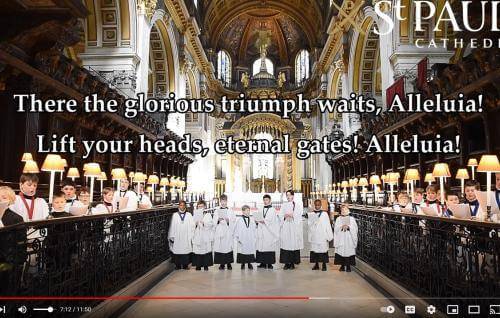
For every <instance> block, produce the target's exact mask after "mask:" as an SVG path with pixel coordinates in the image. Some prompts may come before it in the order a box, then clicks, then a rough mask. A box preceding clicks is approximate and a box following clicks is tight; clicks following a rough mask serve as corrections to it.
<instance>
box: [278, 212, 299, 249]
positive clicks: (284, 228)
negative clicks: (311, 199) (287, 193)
mask: <svg viewBox="0 0 500 318" xmlns="http://www.w3.org/2000/svg"><path fill="white" fill-rule="evenodd" d="M285 214H292V215H293V218H286V219H285ZM279 216H280V221H281V230H280V247H281V248H282V249H284V250H287V251H296V250H301V249H303V248H304V238H303V230H302V205H301V204H299V203H295V204H294V202H285V203H283V205H282V206H281V210H280V214H279Z"/></svg>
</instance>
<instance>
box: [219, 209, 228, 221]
mask: <svg viewBox="0 0 500 318" xmlns="http://www.w3.org/2000/svg"><path fill="white" fill-rule="evenodd" d="M218 214H219V219H227V210H226V209H219V211H218Z"/></svg>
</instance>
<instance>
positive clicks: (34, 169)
mask: <svg viewBox="0 0 500 318" xmlns="http://www.w3.org/2000/svg"><path fill="white" fill-rule="evenodd" d="M23 173H40V169H38V164H37V163H36V161H33V160H28V161H26V163H25V164H24V169H23Z"/></svg>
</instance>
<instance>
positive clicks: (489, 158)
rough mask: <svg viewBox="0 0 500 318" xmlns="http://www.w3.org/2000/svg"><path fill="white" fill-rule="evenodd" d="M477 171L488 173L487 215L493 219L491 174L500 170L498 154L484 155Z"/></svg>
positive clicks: (489, 218)
mask: <svg viewBox="0 0 500 318" xmlns="http://www.w3.org/2000/svg"><path fill="white" fill-rule="evenodd" d="M477 172H484V173H486V217H487V220H488V221H491V174H492V173H497V172H500V163H499V162H498V157H497V156H496V155H483V156H481V160H480V161H479V165H478V166H477Z"/></svg>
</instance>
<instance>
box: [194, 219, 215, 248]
mask: <svg viewBox="0 0 500 318" xmlns="http://www.w3.org/2000/svg"><path fill="white" fill-rule="evenodd" d="M213 229H214V221H213V218H212V215H211V214H210V213H205V214H204V215H203V220H202V221H201V222H200V223H199V224H198V225H196V228H195V230H194V236H193V253H195V254H200V255H203V254H207V253H210V252H212V242H213V240H214V232H213Z"/></svg>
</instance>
